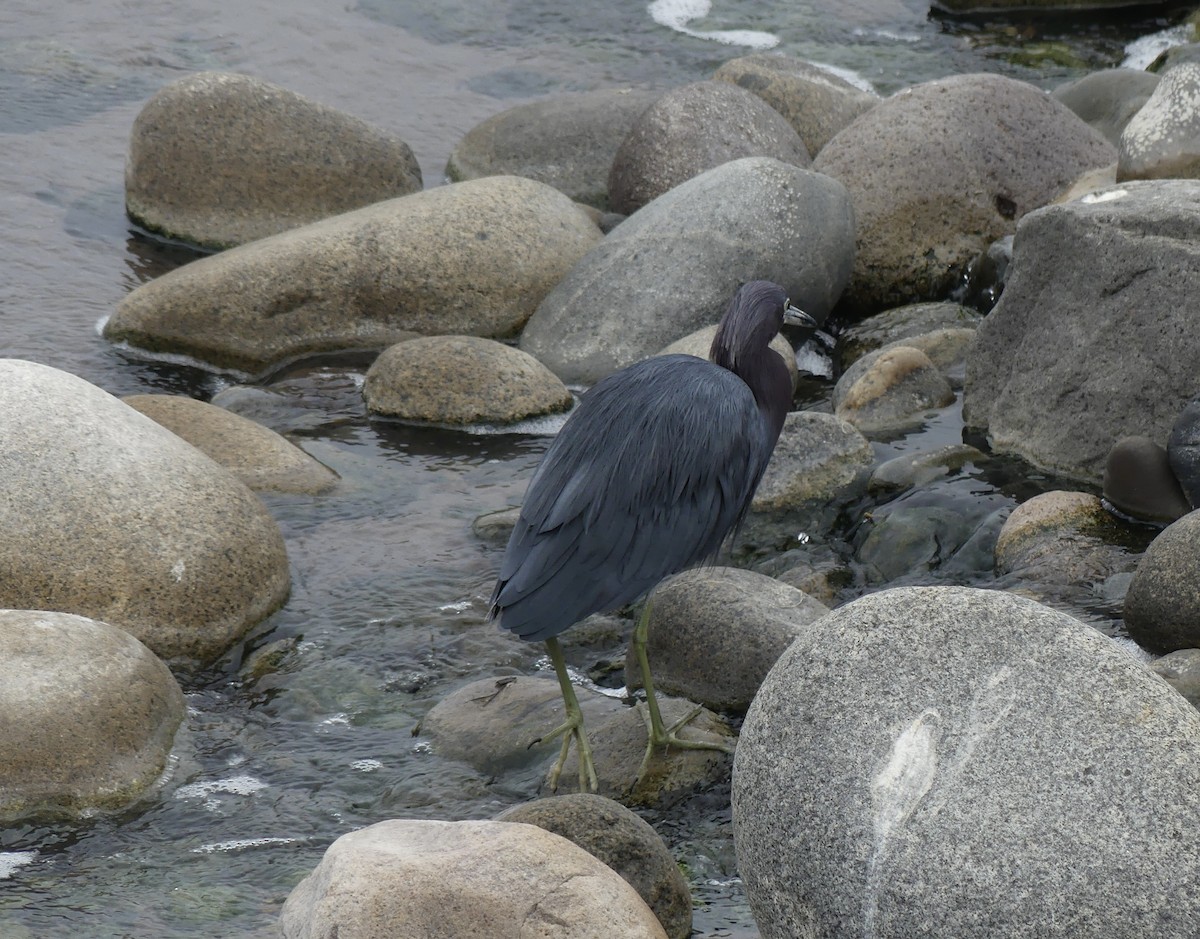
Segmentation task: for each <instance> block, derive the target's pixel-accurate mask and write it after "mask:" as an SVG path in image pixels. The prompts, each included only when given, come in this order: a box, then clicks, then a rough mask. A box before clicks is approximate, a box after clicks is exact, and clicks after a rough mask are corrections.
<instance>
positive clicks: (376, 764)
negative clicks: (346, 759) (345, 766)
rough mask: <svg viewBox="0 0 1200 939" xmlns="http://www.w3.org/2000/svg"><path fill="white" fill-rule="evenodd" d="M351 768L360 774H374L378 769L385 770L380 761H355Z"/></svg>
mask: <svg viewBox="0 0 1200 939" xmlns="http://www.w3.org/2000/svg"><path fill="white" fill-rule="evenodd" d="M350 768H351V769H356V770H358V771H359V772H360V773H373V772H375V770H377V769H383V763H382V762H381V761H379V760H355V761H354V762H353V763H351V764H350Z"/></svg>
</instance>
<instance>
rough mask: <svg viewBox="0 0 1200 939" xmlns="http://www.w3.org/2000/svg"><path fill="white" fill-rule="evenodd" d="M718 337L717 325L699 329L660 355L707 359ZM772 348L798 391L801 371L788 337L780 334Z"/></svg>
mask: <svg viewBox="0 0 1200 939" xmlns="http://www.w3.org/2000/svg"><path fill="white" fill-rule="evenodd" d="M716 335H717V324H716V323H714V324H712V325H711V326H705V327H704V328H703V329H697V330H696V331H695V332H694V333H689V334H688V335H686V336H684V337H683V338H682V339H676V340H675V341H674V342H673V343H671V344H670V345H669V346H666V347H665V348H663V349H660V350H659V352H658V354H659V355H674V354H680V355H694V356H695V357H696V358H698V359H707V358H708V350H709V349H710V348H712V342H713V338H714V337H715V336H716ZM771 348H772V349H774V350H775V351H776V352H778V353H779V357H780V358H781V359H783V364H784V365H786V366H787V369H788V374H789V375H791V376H792V390H793V391H795V390H796V383H797V382H798V381H799V380H800V370H799V369H798V368H797V367H796V353H795V351H794V350H793V349H792V344H791V343H790V342H788V341H787V337H785V336H784V335H783V333H779V334H778V335H777V336H776V337H775V338H774V339H772V340H771Z"/></svg>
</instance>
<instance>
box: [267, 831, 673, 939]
mask: <svg viewBox="0 0 1200 939" xmlns="http://www.w3.org/2000/svg"><path fill="white" fill-rule="evenodd" d="M279 928H280V935H282V936H283V937H284V939H318V937H328V936H335V935H340V936H342V937H344V939H349V937H351V936H362V937H375V936H405V937H407V939H440V937H444V936H464V937H465V936H489V937H496V939H502V937H509V936H511V937H517V936H521V937H524V936H529V937H535V936H536V937H543V936H544V937H549V936H561V937H563V939H608V937H610V936H613V935H620V936H629V937H630V939H635V937H636V939H642V937H645V939H665V936H666V934H665V933H664V932H663V930H662V927H661V926H660V925H659V923H658V920H657V919H656V918H655V916H654V913H653V912H652V911H651V910H650V908H649V907H648V906H646V904H645V903H644V902H643V901H642V898H641V897H639V896H638V894H637V891H636V890H634V889H633V887H631V886H629V884H627V883H626V882H625V881H624V880H622V879H621V877H620V875H619V874H617V873H616V871H614V870H612V869H611V868H610V867H608V866H607V865H606V864H604V863H603V862H602V861H600V860H598V859H597V858H594V857H593V856H592V855H591V854H589V853H588V852H587V851H585V850H584V849H583V848H580V847H578V846H576V845H574V844H572V843H571V842H570V841H568V840H567V839H566V838H560V837H559V836H558V835H556V834H553V833H551V832H549V831H545V830H543V829H541V828H538V827H537V826H535V825H523V824H517V823H510V822H494V821H468V822H440V821H425V820H416V819H392V820H390V821H386V822H378V823H377V824H374V825H371V826H369V827H367V828H361V829H359V830H358V831H352V832H350V833H349V834H346V835H342V836H341V837H340V838H338V839H337V841H335V842H334V843H333V844H332V845H330V846H329V849H328V850H327V851H326V852H325V856H324V857H323V858H322V859H321V863H320V864H319V865H318V866H317V868H316V870H314V871H313V872H312V873H311V874H310V875H309V876H308V877H306V878H305V879H304V880H302V881H301V882H300V884H299V885H298V886H297V887H296V889H295V890H293V891H292V893H291V894H290V895H289V896H288V899H287V902H286V903H284V905H283V911H282V913H281V914H280V918H279Z"/></svg>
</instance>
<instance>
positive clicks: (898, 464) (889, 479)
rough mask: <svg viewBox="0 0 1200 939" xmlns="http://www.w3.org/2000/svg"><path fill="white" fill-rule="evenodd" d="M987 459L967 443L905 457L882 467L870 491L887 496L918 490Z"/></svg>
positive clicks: (952, 444) (923, 451) (878, 469)
mask: <svg viewBox="0 0 1200 939" xmlns="http://www.w3.org/2000/svg"><path fill="white" fill-rule="evenodd" d="M986 460H987V456H986V455H985V454H984V453H983V452H982V451H980V450H977V449H976V448H975V447H972V446H970V445H969V444H965V443H951V444H947V445H946V446H944V447H938V448H937V449H936V450H922V451H920V452H918V453H902V454H901V455H900V456H896V457H892V459H890V460H887V461H886V462H883V463H880V464H879V465H878V466H877V467H875V470H874V472H872V473H871V478H870V479H869V480H867V491H868V492H872V493H876V494H879V493H884V492H889V491H895V490H903V489H915V488H917V487H919V486H924V485H927V484H928V483H931V482H933V481H935V480H937V479H941V478H942V477H943V476H948V475H950V474H951V473H956V472H959V471H960V470H961V469H962V468H963V466H965V465H966V464H968V463H976V464H978V463H984V462H986Z"/></svg>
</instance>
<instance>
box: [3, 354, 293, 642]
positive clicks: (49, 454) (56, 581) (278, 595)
mask: <svg viewBox="0 0 1200 939" xmlns="http://www.w3.org/2000/svg"><path fill="white" fill-rule="evenodd" d="M0 439H3V440H4V441H5V446H4V447H3V449H0V475H2V476H3V478H4V491H5V498H4V499H3V500H0V529H2V530H3V531H4V538H3V539H0V606H5V607H12V608H16V609H27V610H28V609H50V610H59V611H62V612H67V613H77V614H79V615H81V616H88V617H91V618H93V619H99V620H103V621H104V622H106V623H109V624H111V625H113V626H118V627H120V628H121V629H124V630H127V631H128V632H130V633H132V634H133V635H134V636H136V637H137V638H138V639H140V640H141V641H142V642H144V643H145V644H146V645H147V646H149V647H150V648H151V649H152V650H153V651H154V652H155V653H156V654H158V655H159V656H160V657H162V658H164V659H168V660H179V661H181V662H201V663H205V662H211V661H213V660H214V659H216V658H217V657H218V656H220V655H221V654H222V653H223V652H225V650H226V649H228V648H229V647H230V646H231V645H232V644H233V643H234V642H236V641H237V640H238V639H240V638H241V637H242V636H243V635H244V634H245V633H246V631H247V630H248V629H249V628H250V627H251V626H253V625H255V624H256V623H258V622H260V621H261V620H262V619H264V618H265V617H266V616H267V615H268V614H270V613H272V612H274V611H275V610H276V609H277V608H278V607H279V606H281V605H282V604H283V602H284V600H285V599H287V595H288V590H289V587H290V578H289V572H288V559H287V554H286V552H285V550H284V544H283V537H282V535H281V534H280V531H279V526H278V525H276V524H275V521H274V519H272V518H271V516H270V515H269V514H268V513H267V510H266V508H265V507H264V506H263V504H262V502H260V501H259V500H258V498H257V497H256V496H255V495H254V493H252V492H251V491H250V490H249V489H247V488H246V486H245V485H243V484H242V483H241V482H240V481H239V480H238V479H237V478H235V477H234V476H233V474H232V473H230V472H229V471H228V470H226V469H224V468H223V467H221V466H218V465H217V464H216V463H214V462H213V461H212V460H210V459H209V458H208V457H207V456H205V455H204V454H203V453H201V452H200V451H199V450H197V449H196V448H195V447H193V446H191V445H190V444H188V443H185V442H184V441H183V440H181V439H180V438H179V437H177V436H176V435H175V434H173V433H171V432H170V431H169V430H167V429H166V428H165V427H162V426H161V425H159V424H157V423H155V422H154V421H152V420H151V419H150V418H148V417H146V416H145V415H144V414H140V413H138V412H137V411H135V410H134V409H133V408H131V407H129V406H127V405H125V404H122V403H121V402H120V401H118V400H117V399H116V398H114V397H112V396H111V395H109V394H107V393H106V392H104V391H101V390H100V389H99V388H97V387H96V386H95V385H91V384H89V383H88V382H86V381H84V380H83V379H82V378H77V377H76V376H74V375H70V374H68V373H66V372H62V371H59V370H58V369H54V368H50V367H48V366H45V365H38V364H35V363H33V362H25V361H21V360H19V359H4V360H0Z"/></svg>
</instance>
